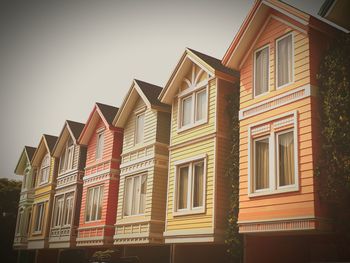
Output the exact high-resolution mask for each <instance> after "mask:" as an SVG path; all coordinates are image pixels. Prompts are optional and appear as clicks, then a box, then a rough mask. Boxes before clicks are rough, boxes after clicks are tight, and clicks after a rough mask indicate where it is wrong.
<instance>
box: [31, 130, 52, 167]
mask: <svg viewBox="0 0 350 263" xmlns="http://www.w3.org/2000/svg"><path fill="white" fill-rule="evenodd" d="M57 139H58V137H57V136H53V135H48V134H43V135H42V136H41V139H40V142H39V145H38V148H37V149H36V150H35V152H34V155H33V158H32V165H34V166H38V165H39V163H40V161H41V159H42V157H44V154H45V152H48V153H49V154H50V156H52V151H53V148H54V147H55V144H56V142H57Z"/></svg>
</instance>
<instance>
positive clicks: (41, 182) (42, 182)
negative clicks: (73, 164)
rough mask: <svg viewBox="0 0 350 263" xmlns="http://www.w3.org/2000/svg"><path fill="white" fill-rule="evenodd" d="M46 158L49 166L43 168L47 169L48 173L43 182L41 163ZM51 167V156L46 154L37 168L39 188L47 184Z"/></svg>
mask: <svg viewBox="0 0 350 263" xmlns="http://www.w3.org/2000/svg"><path fill="white" fill-rule="evenodd" d="M46 156H47V157H48V160H49V164H48V166H45V168H47V169H48V171H49V173H48V175H47V178H46V180H45V181H43V180H42V179H43V174H42V169H43V168H42V164H43V162H44V159H45V158H46ZM50 166H51V156H50V155H49V153H46V154H45V155H44V158H43V159H42V160H41V164H40V168H39V178H38V179H39V186H41V185H44V184H47V183H48V182H49V178H50V170H51V169H50V168H51V167H50Z"/></svg>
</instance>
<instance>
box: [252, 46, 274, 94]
mask: <svg viewBox="0 0 350 263" xmlns="http://www.w3.org/2000/svg"><path fill="white" fill-rule="evenodd" d="M265 48H267V91H266V92H263V93H261V94H259V95H255V80H256V79H255V77H256V75H255V73H256V69H255V68H256V53H257V52H259V51H261V50H264V49H265ZM270 51H271V50H270V43H267V44H266V45H264V46H262V47H260V48H258V49H256V50H255V51H254V53H253V99H256V98H259V97H261V96H264V95H265V94H267V93H269V92H270Z"/></svg>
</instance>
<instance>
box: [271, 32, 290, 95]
mask: <svg viewBox="0 0 350 263" xmlns="http://www.w3.org/2000/svg"><path fill="white" fill-rule="evenodd" d="M288 36H292V40H291V41H292V43H291V44H292V54H291V59H292V63H291V64H292V68H291V70H292V73H291V76H292V79H291V80H290V81H289V82H288V83H285V84H283V85H281V86H278V67H279V65H278V50H277V49H278V42H279V41H281V40H282V39H284V38H286V37H288ZM294 39H295V38H294V32H293V31H291V32H288V33H286V34H284V35H283V36H281V37H279V38H276V40H275V89H276V90H279V89H283V88H284V87H287V86H289V85H291V84H293V83H294V81H295V76H294V66H295V64H294V52H295V51H294V48H295V45H294Z"/></svg>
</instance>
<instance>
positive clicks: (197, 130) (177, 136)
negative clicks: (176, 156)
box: [171, 79, 216, 145]
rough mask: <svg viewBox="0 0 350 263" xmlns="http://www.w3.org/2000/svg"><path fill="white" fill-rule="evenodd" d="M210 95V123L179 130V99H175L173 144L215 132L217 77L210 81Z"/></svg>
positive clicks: (173, 108) (172, 131)
mask: <svg viewBox="0 0 350 263" xmlns="http://www.w3.org/2000/svg"><path fill="white" fill-rule="evenodd" d="M208 94H209V97H208V102H209V103H208V123H205V124H202V125H200V126H196V127H194V128H191V129H188V130H185V131H182V132H178V131H177V129H178V99H177V98H175V99H174V103H173V107H172V119H171V145H176V144H179V143H183V142H187V141H190V140H194V139H196V138H198V137H201V136H203V135H208V134H210V133H213V132H215V103H216V85H215V79H214V80H212V81H210V82H209V92H208Z"/></svg>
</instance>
